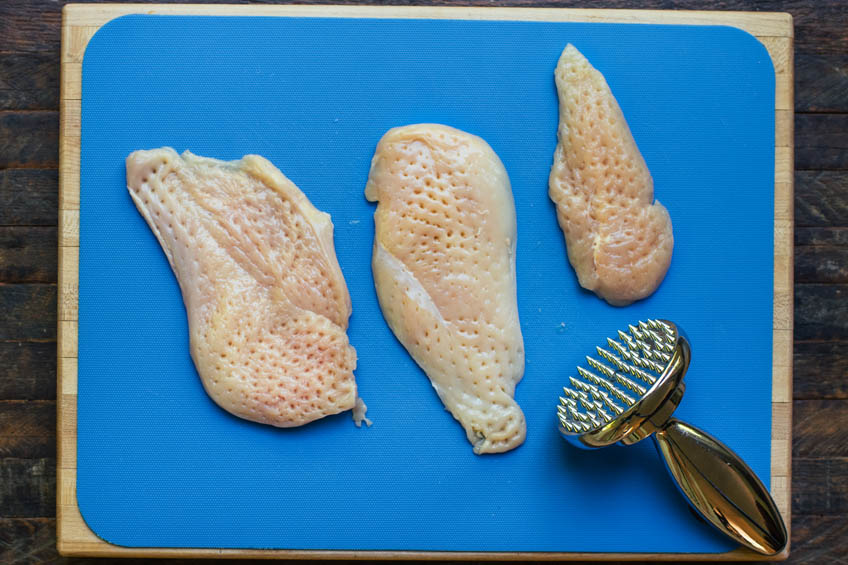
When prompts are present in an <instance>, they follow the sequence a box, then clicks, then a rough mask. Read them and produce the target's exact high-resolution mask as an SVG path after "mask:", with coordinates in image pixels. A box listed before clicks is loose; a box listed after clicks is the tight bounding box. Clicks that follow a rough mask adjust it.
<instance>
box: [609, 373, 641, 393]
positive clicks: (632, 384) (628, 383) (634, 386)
mask: <svg viewBox="0 0 848 565" xmlns="http://www.w3.org/2000/svg"><path fill="white" fill-rule="evenodd" d="M613 378H614V379H615V380H616V382H618V383H619V384H622V385H624V387H626V388H628V389H630V390H631V391H633V392H635V393H636V394H638V395H639V396H640V397H641V396H643V395H644V394H645V392H646V391H647V390H648V389H646V388H645V387H643V386H642V385H640V384H639V383H637V382H636V381H632V380H630V379H628V378H627V377H625V376H624V375H622V374H621V373H615V374H614V375H613Z"/></svg>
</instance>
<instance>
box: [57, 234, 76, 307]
mask: <svg viewBox="0 0 848 565" xmlns="http://www.w3.org/2000/svg"><path fill="white" fill-rule="evenodd" d="M59 269H60V271H59V322H65V321H75V320H78V319H79V318H78V313H77V311H78V308H79V247H77V246H63V247H60V248H59Z"/></svg>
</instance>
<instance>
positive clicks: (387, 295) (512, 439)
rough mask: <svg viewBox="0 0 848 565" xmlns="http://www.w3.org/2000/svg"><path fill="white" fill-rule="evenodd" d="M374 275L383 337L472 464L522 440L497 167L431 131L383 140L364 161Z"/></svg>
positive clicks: (520, 368) (403, 131)
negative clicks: (393, 344) (459, 433)
mask: <svg viewBox="0 0 848 565" xmlns="http://www.w3.org/2000/svg"><path fill="white" fill-rule="evenodd" d="M365 197H366V198H367V199H368V200H370V201H379V205H378V206H377V211H376V212H375V214H374V221H375V229H376V233H375V237H374V255H373V260H372V267H373V271H374V282H375V284H376V287H377V296H378V298H379V301H380V306H381V308H382V310H383V315H384V316H385V318H386V321H387V322H388V324H389V326H390V327H391V329H392V331H393V332H394V333H395V335H396V336H397V338H398V339H399V340H400V342H401V343H402V344H403V345H404V347H406V349H407V350H408V351H409V353H410V354H411V355H412V357H413V359H415V361H416V362H417V363H418V364H419V365H420V366H421V368H422V369H424V372H426V373H427V376H428V377H429V378H430V381H431V383H432V384H433V387H434V388H435V389H436V392H437V393H438V395H439V397H440V398H441V400H442V402H443V403H444V405H445V407H446V408H447V409H448V410H449V411H450V413H451V414H453V416H454V418H456V419H457V420H459V422H460V423H461V424H462V426H463V428H465V432H466V434H467V436H468V441H470V442H471V443H472V444H473V446H474V452H475V453H496V452H501V451H507V450H510V449H513V448H514V447H517V446H518V445H520V444H521V443H522V442H523V441H524V434H525V423H524V414H523V413H522V412H521V409H520V408H519V407H518V404H516V402H515V400H513V393H514V391H515V385H516V384H517V383H518V381H519V380H521V376H522V375H523V373H524V342H523V340H522V337H521V328H520V326H519V323H518V306H517V303H516V285H515V235H516V234H515V205H514V203H513V199H512V191H511V189H510V184H509V178H508V177H507V174H506V170H505V169H504V166H503V164H502V163H501V161H500V159H499V158H498V156H497V155H496V154H495V152H494V151H492V148H491V147H489V145H488V144H487V143H486V142H485V141H483V140H482V139H480V138H479V137H476V136H473V135H470V134H468V133H465V132H462V131H459V130H456V129H453V128H450V127H447V126H442V125H435V124H420V125H412V126H406V127H400V128H395V129H392V130H389V131H388V132H387V133H386V135H384V136H383V139H381V140H380V143H379V144H378V145H377V151H376V153H375V155H374V159H373V161H372V162H371V172H370V174H369V177H368V184H367V186H366V189H365Z"/></svg>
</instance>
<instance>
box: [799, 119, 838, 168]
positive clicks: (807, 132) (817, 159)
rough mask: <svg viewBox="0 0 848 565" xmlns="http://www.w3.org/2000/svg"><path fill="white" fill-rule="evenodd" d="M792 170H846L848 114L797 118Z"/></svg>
mask: <svg viewBox="0 0 848 565" xmlns="http://www.w3.org/2000/svg"><path fill="white" fill-rule="evenodd" d="M795 166H796V167H797V168H798V169H800V170H809V169H813V170H844V169H848V114H798V116H797V117H796V118H795Z"/></svg>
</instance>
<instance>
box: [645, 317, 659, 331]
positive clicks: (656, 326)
mask: <svg viewBox="0 0 848 565" xmlns="http://www.w3.org/2000/svg"><path fill="white" fill-rule="evenodd" d="M648 327H649V328H651V329H652V330H659V329H660V323H659V322H657V321H656V320H650V319H649V320H648Z"/></svg>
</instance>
